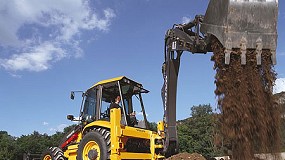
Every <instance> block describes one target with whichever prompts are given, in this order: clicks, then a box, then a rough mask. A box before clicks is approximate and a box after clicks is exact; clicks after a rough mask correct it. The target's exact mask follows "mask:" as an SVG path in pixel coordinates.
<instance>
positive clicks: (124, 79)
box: [89, 76, 143, 89]
mask: <svg viewBox="0 0 285 160" xmlns="http://www.w3.org/2000/svg"><path fill="white" fill-rule="evenodd" d="M117 81H122V82H127V83H132V84H134V85H136V86H137V87H139V88H143V86H142V84H140V83H138V82H135V81H133V80H131V79H129V78H127V77H125V76H120V77H115V78H111V79H106V80H102V81H99V82H97V83H96V84H94V85H93V86H92V87H90V88H89V89H92V88H94V87H97V86H99V85H105V84H110V83H113V82H117Z"/></svg>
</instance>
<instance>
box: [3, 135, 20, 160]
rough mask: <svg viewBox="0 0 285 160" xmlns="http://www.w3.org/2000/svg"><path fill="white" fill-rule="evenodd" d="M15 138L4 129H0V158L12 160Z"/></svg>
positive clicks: (14, 150) (13, 157)
mask: <svg viewBox="0 0 285 160" xmlns="http://www.w3.org/2000/svg"><path fill="white" fill-rule="evenodd" d="M16 150H17V148H16V142H15V138H14V137H12V136H10V135H9V134H8V133H7V132H6V131H0V160H14V159H17V158H16V156H15V152H16Z"/></svg>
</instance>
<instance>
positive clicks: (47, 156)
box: [43, 155, 51, 160]
mask: <svg viewBox="0 0 285 160" xmlns="http://www.w3.org/2000/svg"><path fill="white" fill-rule="evenodd" d="M43 160H51V156H50V155H45V156H44V159H43Z"/></svg>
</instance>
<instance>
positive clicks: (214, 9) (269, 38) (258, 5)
mask: <svg viewBox="0 0 285 160" xmlns="http://www.w3.org/2000/svg"><path fill="white" fill-rule="evenodd" d="M277 16H278V0H210V2H209V5H208V8H207V11H206V14H205V17H204V20H203V23H202V24H201V32H202V33H204V34H205V35H213V36H215V37H216V38H217V39H218V40H219V41H220V43H221V44H222V45H223V46H224V48H225V63H226V64H229V63H230V54H231V53H232V49H240V51H241V63H242V64H246V51H247V50H248V49H253V50H256V52H255V53H256V57H257V65H260V64H261V54H262V50H270V52H271V60H272V63H273V64H276V44H277Z"/></svg>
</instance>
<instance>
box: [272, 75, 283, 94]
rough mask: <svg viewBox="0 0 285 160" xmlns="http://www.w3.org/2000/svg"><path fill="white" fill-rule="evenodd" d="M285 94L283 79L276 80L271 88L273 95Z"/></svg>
mask: <svg viewBox="0 0 285 160" xmlns="http://www.w3.org/2000/svg"><path fill="white" fill-rule="evenodd" d="M280 92H285V78H278V79H276V81H275V85H274V87H273V93H274V94H275V93H280Z"/></svg>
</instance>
